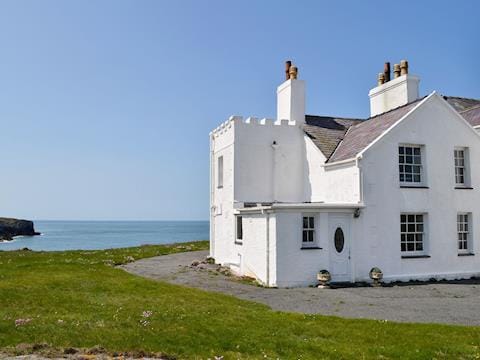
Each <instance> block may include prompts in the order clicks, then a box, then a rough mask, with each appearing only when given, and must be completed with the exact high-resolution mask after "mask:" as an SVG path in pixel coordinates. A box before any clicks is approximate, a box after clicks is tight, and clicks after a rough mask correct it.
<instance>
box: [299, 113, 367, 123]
mask: <svg viewBox="0 0 480 360" xmlns="http://www.w3.org/2000/svg"><path fill="white" fill-rule="evenodd" d="M305 116H312V117H324V118H332V119H338V120H351V121H365V120H366V119H360V118H353V117H351V118H348V117H342V116H332V115H309V114H305Z"/></svg>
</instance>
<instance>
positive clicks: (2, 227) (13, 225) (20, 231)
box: [0, 218, 40, 241]
mask: <svg viewBox="0 0 480 360" xmlns="http://www.w3.org/2000/svg"><path fill="white" fill-rule="evenodd" d="M34 235H40V233H38V232H36V231H35V228H34V226H33V222H32V221H29V220H19V219H10V218H0V241H9V240H12V239H13V238H14V237H15V236H34Z"/></svg>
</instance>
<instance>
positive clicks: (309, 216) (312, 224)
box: [302, 214, 317, 248]
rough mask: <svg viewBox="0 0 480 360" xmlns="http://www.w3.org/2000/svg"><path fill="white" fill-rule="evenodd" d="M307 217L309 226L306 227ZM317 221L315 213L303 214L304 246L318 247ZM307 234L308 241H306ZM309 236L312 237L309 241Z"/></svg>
mask: <svg viewBox="0 0 480 360" xmlns="http://www.w3.org/2000/svg"><path fill="white" fill-rule="evenodd" d="M305 219H307V223H306V225H307V227H305ZM310 220H312V221H310ZM316 222H317V221H316V219H315V215H313V214H302V248H311V247H317V232H316V229H315V224H316ZM305 234H306V238H307V241H305ZM309 238H311V240H310V241H308V239H309Z"/></svg>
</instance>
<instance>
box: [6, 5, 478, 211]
mask: <svg viewBox="0 0 480 360" xmlns="http://www.w3.org/2000/svg"><path fill="white" fill-rule="evenodd" d="M399 4H403V5H402V6H400V5H399ZM402 7H403V8H402ZM479 13H480V2H476V1H455V2H452V1H405V2H402V3H399V2H393V1H390V2H385V1H368V2H366V1H303V2H292V1H245V0H244V1H235V2H234V1H198V0H195V1H193V0H192V1H181V0H176V1H146V0H132V1H120V0H114V1H113V0H112V1H93V0H91V1H88V0H87V1H48V0H44V1H23V0H21V1H19V0H12V1H1V2H0V125H1V127H0V173H1V176H0V215H2V216H14V217H23V218H32V219H93V220H95V219H178V220H188V219H207V218H208V194H209V191H208V181H209V180H208V176H209V170H208V160H209V157H208V133H209V131H210V130H211V129H213V128H214V127H216V126H217V125H218V124H219V123H220V122H222V121H224V120H225V119H227V118H228V116H229V115H231V114H238V115H243V116H259V117H274V116H275V106H276V105H275V89H276V86H277V85H279V83H280V82H281V81H282V80H283V68H284V61H285V60H287V59H291V60H293V61H294V63H295V64H296V65H297V66H298V67H299V77H300V78H301V79H304V80H306V82H307V112H308V113H310V114H323V115H338V116H362V117H366V116H367V115H368V112H369V103H368V95H367V94H368V90H369V89H370V88H371V87H373V86H374V85H375V81H376V75H377V73H378V72H380V71H382V68H383V63H384V61H386V60H389V61H391V62H392V64H393V63H394V62H398V61H400V60H401V59H403V58H405V59H408V60H409V63H410V71H411V72H412V73H414V74H417V75H419V76H420V77H421V92H422V94H425V93H428V92H431V91H432V90H437V91H439V92H441V93H443V94H448V95H455V96H465V97H472V98H480V75H479V74H480V71H479V68H478V64H479V63H480V62H479V59H480V46H479V44H478V38H479V35H480V25H479V24H480V22H479V21H478V14H479Z"/></svg>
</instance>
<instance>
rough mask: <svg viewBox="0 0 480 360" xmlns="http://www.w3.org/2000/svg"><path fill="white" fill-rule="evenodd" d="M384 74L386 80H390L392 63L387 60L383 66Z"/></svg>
mask: <svg viewBox="0 0 480 360" xmlns="http://www.w3.org/2000/svg"><path fill="white" fill-rule="evenodd" d="M383 76H384V81H385V82H389V81H390V63H389V62H386V63H385V65H384V66H383Z"/></svg>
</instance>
